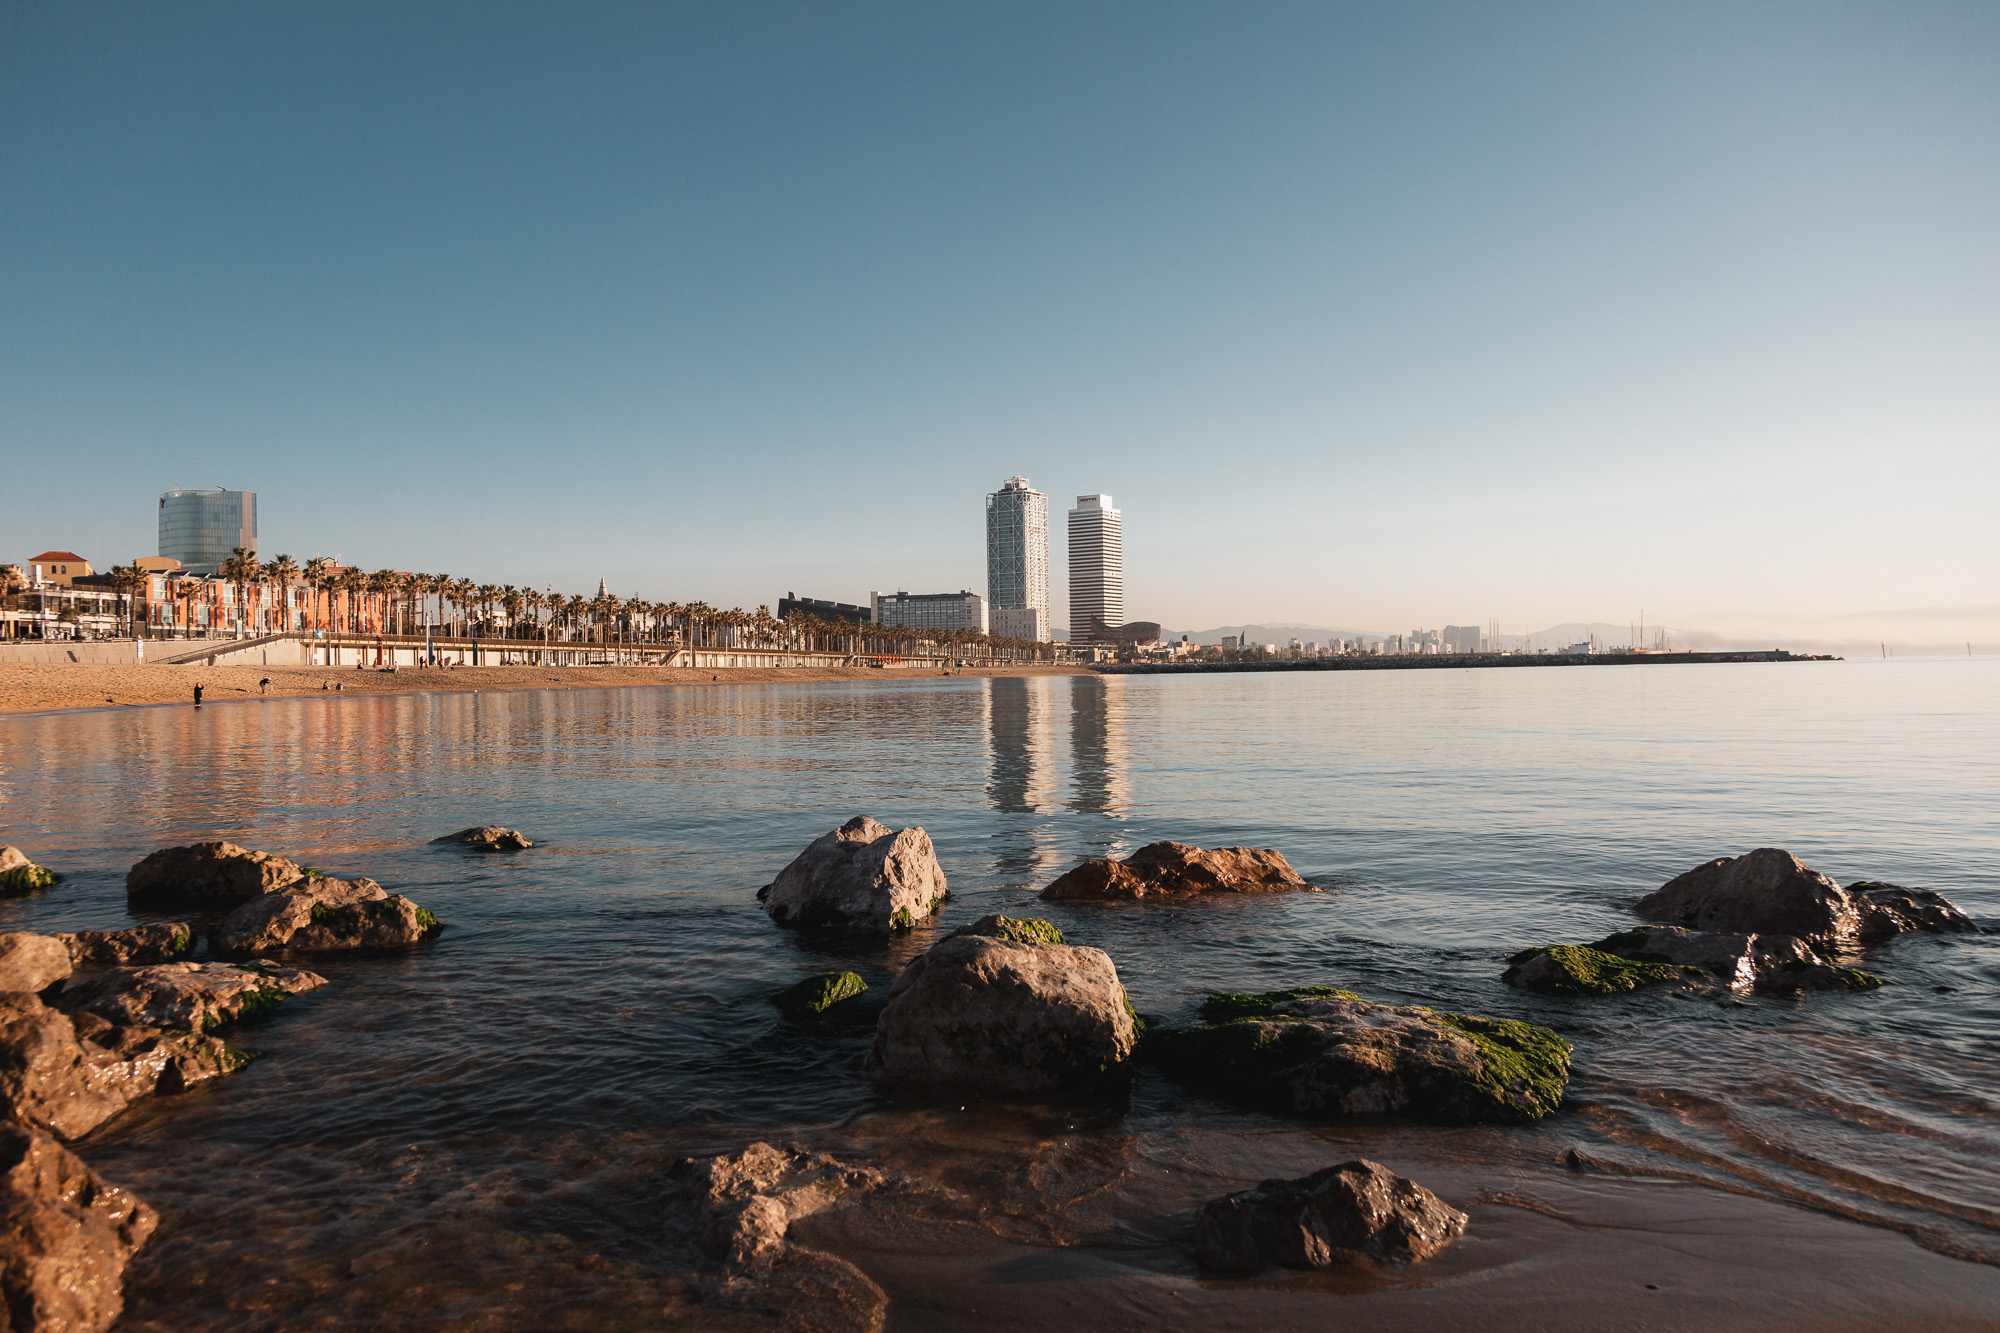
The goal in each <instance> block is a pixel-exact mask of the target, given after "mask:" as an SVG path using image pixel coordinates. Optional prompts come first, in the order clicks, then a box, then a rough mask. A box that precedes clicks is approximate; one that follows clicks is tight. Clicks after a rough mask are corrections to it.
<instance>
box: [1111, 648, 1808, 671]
mask: <svg viewBox="0 0 2000 1333" xmlns="http://www.w3.org/2000/svg"><path fill="white" fill-rule="evenodd" d="M1840 660H1841V659H1840V658H1838V657H1835V656H1833V655H1831V654H1820V655H1814V654H1811V653H1792V652H1786V651H1785V650H1784V649H1783V648H1773V649H1771V650H1770V651H1769V652H1755V653H1695V652H1687V653H1439V654H1435V655H1430V654H1426V655H1422V656H1419V655H1417V654H1414V653H1411V654H1398V655H1387V656H1381V657H1363V656H1360V655H1358V654H1357V655H1355V656H1349V657H1303V658H1279V659H1276V660H1273V661H1263V662H1117V663H1107V664H1105V665H1102V666H1099V667H1097V668H1096V670H1097V671H1099V672H1100V673H1102V674H1104V675H1111V676H1200V675H1209V674H1214V673H1218V672H1226V671H1445V670H1452V669H1455V668H1460V667H1566V666H1643V665H1647V664H1652V663H1660V662H1677V663H1678V662H1838V661H1840Z"/></svg>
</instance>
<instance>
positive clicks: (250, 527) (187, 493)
mask: <svg viewBox="0 0 2000 1333" xmlns="http://www.w3.org/2000/svg"><path fill="white" fill-rule="evenodd" d="M239 546H241V547H242V548H243V549H245V550H246V551H249V552H250V553H251V554H252V555H255V554H256V553H257V493H256V492H255V491H224V490H213V491H195V490H179V491H168V492H167V493H166V494H165V495H162V496H161V497H160V554H161V555H164V556H167V557H169V558H171V559H174V560H178V561H180V562H181V568H182V569H184V570H186V571H187V572H188V573H190V574H213V573H215V572H216V571H217V569H219V568H220V567H221V565H222V562H223V561H225V560H227V559H228V558H229V554H230V552H232V551H234V550H235V549H236V548H237V547H239Z"/></svg>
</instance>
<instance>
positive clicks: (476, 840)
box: [431, 824, 535, 852]
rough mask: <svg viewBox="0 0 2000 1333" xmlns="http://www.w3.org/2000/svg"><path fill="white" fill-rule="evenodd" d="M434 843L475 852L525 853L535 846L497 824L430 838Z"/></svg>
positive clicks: (482, 825)
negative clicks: (446, 844)
mask: <svg viewBox="0 0 2000 1333" xmlns="http://www.w3.org/2000/svg"><path fill="white" fill-rule="evenodd" d="M431 841H432V842H434V843H451V844H453V845H455V846H459V847H469V848H471V849H472V850H473V851H475V852H525V851H526V850H528V848H530V847H533V846H534V845H535V844H534V843H532V842H530V841H529V840H528V839H526V838H524V837H522V836H521V835H520V834H519V833H517V832H515V831H514V830H513V829H510V828H501V827H500V826H499V825H498V824H481V825H479V826H478V827H477V828H466V829H460V830H459V831H458V832H456V833H447V834H445V835H444V836H443V837H442V838H432V839H431Z"/></svg>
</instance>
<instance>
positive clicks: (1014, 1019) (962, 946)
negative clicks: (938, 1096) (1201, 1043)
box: [867, 916, 1138, 1092]
mask: <svg viewBox="0 0 2000 1333" xmlns="http://www.w3.org/2000/svg"><path fill="white" fill-rule="evenodd" d="M1024 926H1030V927H1046V930H1047V931H1049V932H1053V933H1055V934H1056V937H1057V938H1058V939H1060V938H1061V935H1060V932H1056V931H1055V927H1053V926H1049V925H1048V924H1047V923H1046V922H1020V921H1015V920H1012V919H1010V918H1006V917H998V916H991V917H984V918H982V919H981V920H979V921H977V922H975V923H973V925H972V926H970V927H967V928H966V930H965V931H964V932H962V933H955V934H953V935H952V936H951V937H950V938H948V939H944V940H940V941H939V942H938V943H936V944H935V945H933V946H931V948H930V950H929V951H928V952H926V953H925V954H923V955H922V956H921V957H919V958H918V959H916V961H914V962H912V963H911V964H910V965H909V966H908V967H907V968H905V969H904V970H903V973H902V975H901V976H899V977H897V978H896V982H895V985H893V986H891V987H890V988H889V1004H888V1007H887V1008H885V1009H884V1010H883V1011H882V1017H881V1019H880V1020H879V1021H878V1022H877V1023H876V1025H875V1046H874V1049H873V1050H871V1051H870V1052H869V1053H868V1063H867V1071H868V1073H869V1075H870V1076H871V1077H874V1078H876V1079H880V1080H882V1081H884V1082H890V1083H934V1084H947V1085H953V1086H960V1087H975V1088H984V1089H989V1090H994V1091H1004V1092H1046V1091H1050V1090H1053V1089H1056V1088H1059V1087H1065V1086H1079V1085H1090V1084H1093V1083H1100V1082H1102V1081H1103V1080H1105V1079H1106V1078H1107V1077H1108V1076H1111V1075H1114V1074H1116V1073H1118V1072H1119V1071H1121V1070H1123V1069H1124V1068H1126V1066H1127V1062H1128V1061H1129V1060H1130V1059H1131V1055H1132V1048H1133V1046H1134V1045H1135V1044H1136V1043H1137V1040H1138V1015H1137V1014H1135V1013H1133V1012H1132V1005H1131V1002H1130V1001H1129V1000H1127V998H1126V996H1125V988H1124V987H1123V986H1122V985H1120V984H1119V981H1118V969H1117V968H1116V967H1115V966H1113V964H1112V962H1111V958H1110V956H1109V955H1107V954H1106V953H1104V952H1103V951H1102V950H1101V949H1086V948H1079V947H1077V946H1074V945H1069V944H1058V943H1053V942H1050V941H1048V940H1047V939H1046V938H1044V937H1043V936H1042V934H1041V932H1039V931H1037V930H1034V929H1026V930H1024V929H1022V927H1024Z"/></svg>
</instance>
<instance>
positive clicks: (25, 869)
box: [0, 847, 61, 898]
mask: <svg viewBox="0 0 2000 1333" xmlns="http://www.w3.org/2000/svg"><path fill="white" fill-rule="evenodd" d="M60 878H61V876H60V875H58V874H56V872H55V871H53V870H50V869H49V868H48V867H46V866H38V865H36V864H35V863H34V862H33V861H30V860H29V859H28V854H27V853H26V852H24V851H22V850H21V849H20V848H19V847H0V898H15V897H19V896H20V895H21V894H24V893H33V892H34V891H35V890H37V889H46V888H47V887H49V885H51V884H53V883H55V882H56V881H57V880H58V879H60Z"/></svg>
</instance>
